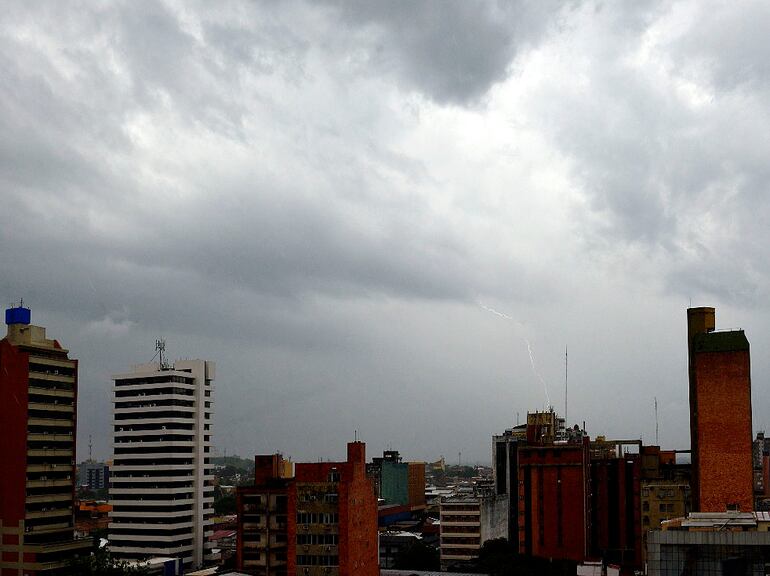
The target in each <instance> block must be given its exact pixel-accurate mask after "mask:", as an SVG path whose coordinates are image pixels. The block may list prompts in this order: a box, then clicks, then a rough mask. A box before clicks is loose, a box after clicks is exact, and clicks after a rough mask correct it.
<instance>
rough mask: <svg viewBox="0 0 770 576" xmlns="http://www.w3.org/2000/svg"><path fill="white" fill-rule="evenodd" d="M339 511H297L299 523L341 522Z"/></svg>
mask: <svg viewBox="0 0 770 576" xmlns="http://www.w3.org/2000/svg"><path fill="white" fill-rule="evenodd" d="M339 522H340V515H339V514H338V513H337V512H297V524H339Z"/></svg>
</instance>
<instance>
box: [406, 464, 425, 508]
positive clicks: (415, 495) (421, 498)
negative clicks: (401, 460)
mask: <svg viewBox="0 0 770 576" xmlns="http://www.w3.org/2000/svg"><path fill="white" fill-rule="evenodd" d="M408 474H409V506H411V507H413V508H414V507H420V506H425V462H409V472H408Z"/></svg>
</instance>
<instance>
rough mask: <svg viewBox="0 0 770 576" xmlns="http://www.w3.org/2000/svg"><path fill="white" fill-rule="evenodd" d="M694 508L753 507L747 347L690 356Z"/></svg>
mask: <svg viewBox="0 0 770 576" xmlns="http://www.w3.org/2000/svg"><path fill="white" fill-rule="evenodd" d="M694 377H695V388H696V398H697V422H698V425H697V430H696V434H697V450H698V454H697V459H696V461H697V462H698V466H697V469H696V470H694V472H695V474H697V476H698V478H697V482H696V483H695V485H696V486H697V490H698V495H697V497H698V503H699V504H698V506H699V511H702V512H724V511H725V509H726V508H727V506H728V505H730V504H737V505H738V506H739V507H740V510H742V511H751V510H753V508H754V506H753V468H752V466H753V463H752V442H751V440H752V436H751V434H752V430H751V380H750V366H749V352H748V351H734V352H701V353H697V354H695V366H694Z"/></svg>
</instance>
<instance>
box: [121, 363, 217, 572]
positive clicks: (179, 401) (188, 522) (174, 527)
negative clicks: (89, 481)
mask: <svg viewBox="0 0 770 576" xmlns="http://www.w3.org/2000/svg"><path fill="white" fill-rule="evenodd" d="M112 378H113V380H114V381H115V385H114V387H113V403H114V407H113V421H112V425H113V427H114V428H113V454H114V457H113V462H112V468H111V470H110V499H111V501H112V506H113V508H112V512H111V513H110V523H109V528H108V532H109V541H110V544H109V547H110V551H111V552H112V553H113V555H115V556H116V557H118V558H121V559H132V560H141V559H145V558H148V557H151V556H172V557H177V558H182V559H183V560H184V563H185V564H186V565H190V566H193V567H198V566H200V565H202V564H203V563H204V561H205V560H210V559H211V543H210V542H208V537H209V536H210V535H211V534H212V530H211V517H212V516H213V514H214V509H213V503H214V488H213V480H214V476H213V474H212V466H211V464H210V461H209V458H210V456H211V418H212V400H213V398H212V392H213V390H212V389H213V385H212V381H213V380H214V363H213V362H208V361H204V360H178V361H177V362H176V363H174V364H173V365H167V364H165V363H164V362H163V361H162V359H161V362H159V363H153V364H143V365H139V366H136V367H135V368H134V371H133V372H130V373H128V374H118V375H115V376H113V377H112Z"/></svg>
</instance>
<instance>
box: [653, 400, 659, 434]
mask: <svg viewBox="0 0 770 576" xmlns="http://www.w3.org/2000/svg"><path fill="white" fill-rule="evenodd" d="M654 399H655V445H656V446H660V441H659V440H658V397H657V396H654Z"/></svg>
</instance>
